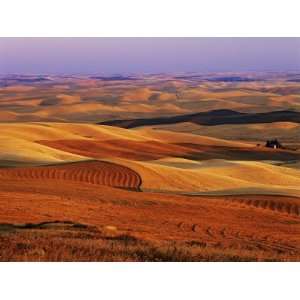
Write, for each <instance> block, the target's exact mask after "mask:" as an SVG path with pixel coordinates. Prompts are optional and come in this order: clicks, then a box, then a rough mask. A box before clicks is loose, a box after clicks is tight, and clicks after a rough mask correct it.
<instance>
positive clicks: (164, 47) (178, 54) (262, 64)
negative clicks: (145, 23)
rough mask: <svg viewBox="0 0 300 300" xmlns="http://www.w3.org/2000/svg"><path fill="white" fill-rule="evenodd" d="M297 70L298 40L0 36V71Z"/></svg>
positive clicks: (94, 72) (51, 72) (68, 72)
mask: <svg viewBox="0 0 300 300" xmlns="http://www.w3.org/2000/svg"><path fill="white" fill-rule="evenodd" d="M231 71H232V72H243V71H300V38H0V74H13V73H17V74H103V75H112V74H133V73H180V72H231Z"/></svg>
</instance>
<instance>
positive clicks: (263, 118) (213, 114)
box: [98, 109, 300, 128]
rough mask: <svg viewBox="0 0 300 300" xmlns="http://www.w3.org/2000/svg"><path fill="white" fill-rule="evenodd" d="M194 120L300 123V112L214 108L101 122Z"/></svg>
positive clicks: (128, 124)
mask: <svg viewBox="0 0 300 300" xmlns="http://www.w3.org/2000/svg"><path fill="white" fill-rule="evenodd" d="M181 122H192V123H195V124H199V125H209V126H213V125H224V124H255V123H273V122H295V123H300V113H299V112H296V111H288V110H286V111H272V112H267V113H250V114H247V113H241V112H237V111H233V110H226V109H224V110H212V111H208V112H200V113H196V114H188V115H179V116H173V117H160V118H150V119H145V118H144V119H130V120H113V121H106V122H100V123H98V124H101V125H110V126H117V127H123V128H134V127H139V126H147V125H161V124H174V123H181Z"/></svg>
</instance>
